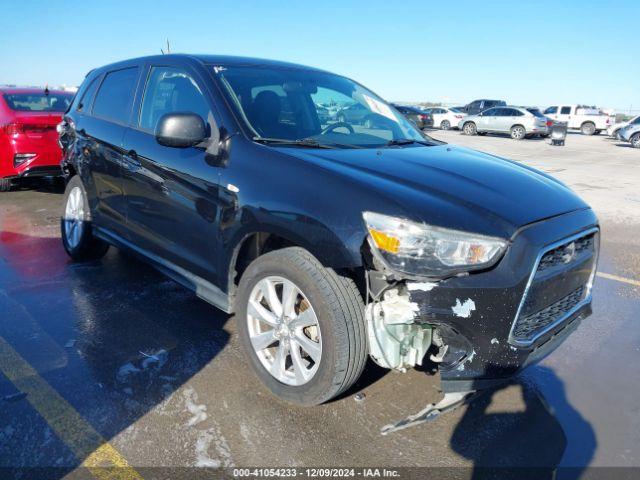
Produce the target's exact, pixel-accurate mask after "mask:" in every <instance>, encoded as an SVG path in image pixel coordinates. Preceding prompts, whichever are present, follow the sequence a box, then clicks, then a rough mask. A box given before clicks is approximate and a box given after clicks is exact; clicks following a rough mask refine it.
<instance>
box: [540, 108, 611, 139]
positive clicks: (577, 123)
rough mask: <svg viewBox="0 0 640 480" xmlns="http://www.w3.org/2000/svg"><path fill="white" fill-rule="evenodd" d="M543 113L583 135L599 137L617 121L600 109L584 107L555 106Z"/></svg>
mask: <svg viewBox="0 0 640 480" xmlns="http://www.w3.org/2000/svg"><path fill="white" fill-rule="evenodd" d="M542 113H544V114H545V115H546V116H547V117H549V118H551V119H553V120H554V121H556V122H562V123H566V124H567V128H568V129H570V130H580V131H581V132H582V134H583V135H594V134H595V135H597V134H599V133H600V132H601V131H603V130H606V129H608V128H609V127H610V126H611V125H613V123H614V121H615V120H614V118H613V117H610V116H609V115H606V114H604V113H602V112H601V111H600V110H599V109H597V108H595V107H587V106H584V105H553V106H551V107H549V108H547V109H546V110H545V111H544V112H542Z"/></svg>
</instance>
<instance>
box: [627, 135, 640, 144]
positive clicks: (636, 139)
mask: <svg viewBox="0 0 640 480" xmlns="http://www.w3.org/2000/svg"><path fill="white" fill-rule="evenodd" d="M629 143H631V146H632V147H633V148H640V132H639V133H636V134H634V135H632V136H631V138H630V139H629Z"/></svg>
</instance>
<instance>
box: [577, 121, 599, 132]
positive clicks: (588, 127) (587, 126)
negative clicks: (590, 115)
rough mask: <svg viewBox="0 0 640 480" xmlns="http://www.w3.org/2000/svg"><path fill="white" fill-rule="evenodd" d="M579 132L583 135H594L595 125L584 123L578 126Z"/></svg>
mask: <svg viewBox="0 0 640 480" xmlns="http://www.w3.org/2000/svg"><path fill="white" fill-rule="evenodd" d="M580 131H581V132H582V134H583V135H593V134H594V133H596V125H595V123H593V122H584V123H583V124H582V125H581V126H580Z"/></svg>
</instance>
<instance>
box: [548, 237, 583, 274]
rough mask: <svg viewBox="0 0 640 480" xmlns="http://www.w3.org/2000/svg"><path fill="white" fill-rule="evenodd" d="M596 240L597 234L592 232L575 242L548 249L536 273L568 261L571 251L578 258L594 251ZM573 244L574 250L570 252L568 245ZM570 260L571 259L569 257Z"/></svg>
mask: <svg viewBox="0 0 640 480" xmlns="http://www.w3.org/2000/svg"><path fill="white" fill-rule="evenodd" d="M594 241H595V234H591V235H588V236H586V237H582V238H579V239H577V240H574V241H573V242H569V243H567V244H563V245H560V246H559V247H556V248H554V249H553V250H550V251H548V252H547V253H545V254H544V255H543V256H542V258H541V259H540V263H539V264H538V271H537V272H536V273H537V274H539V273H541V272H544V271H545V270H549V269H551V268H553V267H557V266H559V265H563V264H565V263H567V259H568V255H569V254H570V253H573V255H572V257H573V258H577V257H579V256H580V255H581V254H582V253H583V252H585V251H592V250H593V244H594ZM571 244H573V248H571V251H572V252H568V251H567V249H568V246H569V245H571ZM569 260H571V259H570V258H569Z"/></svg>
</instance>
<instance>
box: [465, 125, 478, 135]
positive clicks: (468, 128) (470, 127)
mask: <svg viewBox="0 0 640 480" xmlns="http://www.w3.org/2000/svg"><path fill="white" fill-rule="evenodd" d="M464 133H466V134H467V135H474V134H475V133H476V129H475V126H474V125H473V123H471V122H469V123H465V124H464Z"/></svg>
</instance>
